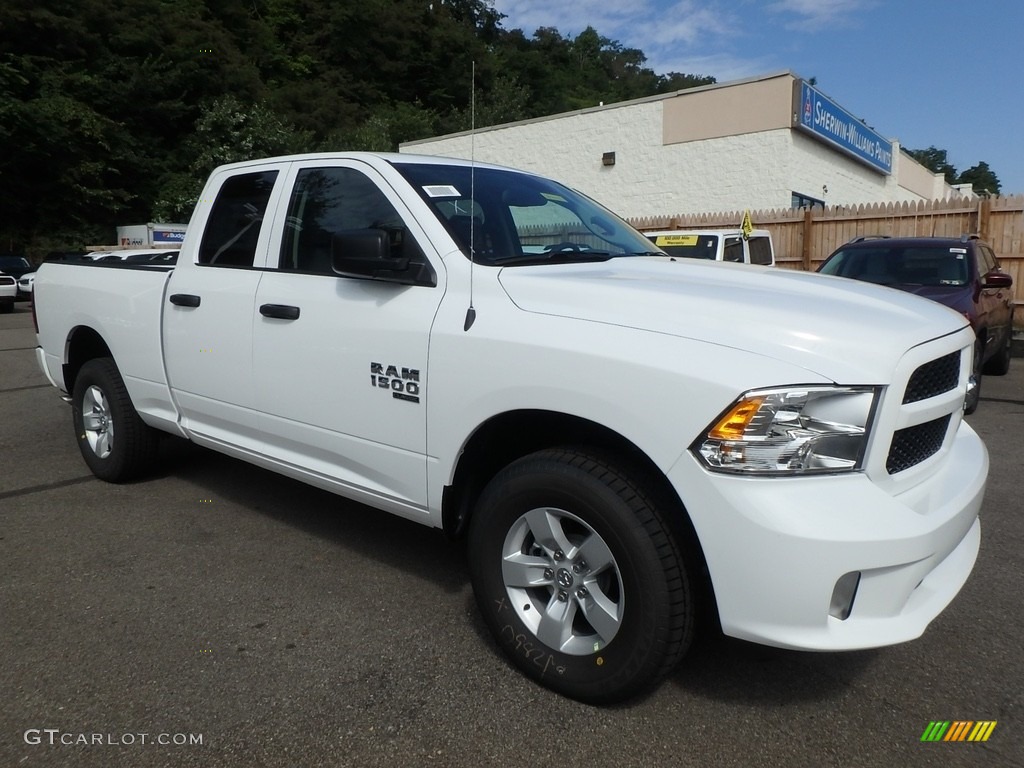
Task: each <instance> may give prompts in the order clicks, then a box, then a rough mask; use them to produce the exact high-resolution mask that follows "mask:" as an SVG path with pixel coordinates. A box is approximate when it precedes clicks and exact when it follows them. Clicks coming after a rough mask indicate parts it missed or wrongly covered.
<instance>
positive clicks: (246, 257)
mask: <svg viewBox="0 0 1024 768" xmlns="http://www.w3.org/2000/svg"><path fill="white" fill-rule="evenodd" d="M276 179H277V171H261V172H259V173H243V174H240V175H238V176H232V177H231V178H229V179H228V180H227V181H225V182H224V185H223V186H222V187H221V188H220V192H218V193H217V199H216V201H215V202H214V203H213V210H211V211H210V218H209V220H208V221H207V222H206V231H205V232H203V242H202V244H201V245H200V246H199V263H200V264H207V265H209V266H215V267H251V266H252V265H253V262H254V261H255V259H256V244H257V242H259V239H260V229H261V227H262V223H263V215H264V214H265V213H266V211H267V203H268V202H269V201H270V193H271V192H273V191H274V181H275V180H276Z"/></svg>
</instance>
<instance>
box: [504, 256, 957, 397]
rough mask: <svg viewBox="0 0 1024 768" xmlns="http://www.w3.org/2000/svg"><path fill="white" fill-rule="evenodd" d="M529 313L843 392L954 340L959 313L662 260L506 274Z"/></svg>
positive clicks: (880, 293)
mask: <svg viewBox="0 0 1024 768" xmlns="http://www.w3.org/2000/svg"><path fill="white" fill-rule="evenodd" d="M498 280H499V282H500V283H501V285H502V287H503V289H504V290H505V292H506V293H507V294H508V296H509V298H510V299H511V300H512V301H513V302H514V303H515V304H516V306H518V307H519V308H520V309H522V310H524V311H526V312H537V313H541V314H547V315H555V316H559V317H569V318H576V319H579V320H587V321H592V322H597V323H609V324H612V325H617V326H625V327H630V328H636V329H638V330H645V331H651V332H654V333H664V334H670V335H673V336H679V337H682V338H687V339H694V340H697V341H702V342H707V343H709V344H716V345H719V346H726V347H732V348H736V349H742V350H746V351H748V352H753V353H755V354H758V355H765V356H768V357H771V358H774V359H777V360H781V361H784V362H787V363H790V364H793V365H796V366H799V367H801V368H804V369H806V370H807V371H810V372H813V373H815V374H817V375H819V376H823V377H825V378H828V379H831V380H832V381H835V382H837V383H842V384H876V383H884V382H886V381H888V380H889V378H890V377H891V375H892V371H893V368H894V367H895V366H896V363H897V362H898V361H899V359H900V358H901V357H902V356H903V355H904V354H905V353H906V352H907V350H909V349H910V348H911V347H914V346H917V345H919V344H921V343H923V342H925V341H928V340H931V339H934V338H938V337H940V336H945V335H948V334H951V333H955V332H957V331H959V330H960V329H962V328H963V327H964V326H965V325H966V324H967V321H966V319H965V318H964V317H963V316H962V315H959V314H957V313H956V312H954V311H952V310H950V309H948V308H946V307H944V306H942V305H940V304H938V303H936V302H933V301H929V300H926V299H921V298H918V297H916V296H912V295H910V294H907V293H904V292H902V291H897V290H892V289H888V288H880V287H878V286H875V285H871V284H868V283H862V282H859V281H855V280H849V279H845V278H836V277H829V276H826V275H818V274H809V273H806V272H797V271H794V270H788V269H780V268H778V267H754V266H750V265H737V264H725V263H717V262H704V261H697V260H689V259H687V260H682V261H675V260H671V259H668V258H665V257H652V258H647V257H628V258H619V259H612V260H610V261H606V262H600V263H584V264H565V265H539V266H524V267H511V268H510V267H506V268H505V269H503V270H501V272H500V273H499V275H498Z"/></svg>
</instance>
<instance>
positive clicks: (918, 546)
mask: <svg viewBox="0 0 1024 768" xmlns="http://www.w3.org/2000/svg"><path fill="white" fill-rule="evenodd" d="M987 475H988V452H987V451H986V449H985V446H984V444H983V443H982V441H981V439H980V438H979V437H978V435H977V434H976V433H975V432H974V431H973V430H972V429H971V428H970V426H969V425H968V424H967V423H966V422H964V423H962V424H961V425H960V427H959V430H958V431H957V434H956V436H955V438H954V440H953V444H952V446H951V450H950V451H949V453H948V454H947V455H946V456H945V457H944V460H943V461H942V466H941V467H937V468H935V471H934V473H933V474H932V475H931V477H930V478H928V479H927V480H925V481H923V482H921V483H918V484H917V485H915V486H914V487H912V488H910V489H907V490H904V491H903V492H901V493H896V494H893V493H890V492H886V491H884V490H882V489H881V488H879V487H878V486H877V485H876V484H874V483H873V482H872V481H871V480H870V479H869V478H868V477H867V475H865V474H862V473H858V474H851V475H832V476H823V477H804V478H758V479H752V478H744V477H735V476H728V475H721V474H715V473H712V472H709V471H707V470H705V469H704V468H702V467H701V466H700V465H699V463H698V462H697V461H696V459H694V458H693V457H692V456H689V455H686V456H684V457H683V458H682V459H680V461H679V462H678V463H677V464H676V466H675V467H674V468H673V470H672V471H671V472H670V479H671V481H672V482H673V484H674V485H675V487H676V488H677V489H678V490H679V493H680V497H681V498H682V499H683V500H684V503H685V504H686V506H687V511H688V512H689V514H690V517H691V519H692V521H693V524H694V527H695V529H696V531H697V535H698V537H699V539H700V543H701V545H702V547H703V550H704V554H705V557H706V559H707V563H708V569H709V571H710V574H711V580H712V585H713V587H714V592H715V597H716V600H717V604H718V611H719V616H720V618H721V622H722V629H723V630H724V632H725V633H726V634H727V635H731V636H734V637H738V638H742V639H746V640H751V641H754V642H759V643H764V644H766V645H774V646H779V647H783V648H793V649H799V650H822V651H826V650H852V649H858V648H872V647H878V646H884V645H891V644H894V643H900V642H904V641H907V640H912V639H913V638H916V637H919V636H920V635H921V634H922V633H923V632H924V630H925V628H926V627H927V626H928V624H929V623H930V622H931V621H932V620H933V619H934V618H935V617H936V616H938V615H939V613H941V612H942V610H943V609H944V608H945V607H946V606H947V605H948V604H949V603H950V601H951V600H952V599H953V598H954V597H955V596H956V594H957V592H959V591H960V588H961V587H962V586H963V585H964V583H965V582H966V581H967V578H968V576H969V575H970V573H971V570H972V568H973V567H974V562H975V560H976V558H977V554H978V548H979V544H980V540H981V525H980V522H979V520H978V512H979V510H980V508H981V502H982V498H983V496H984V492H985V481H986V477H987ZM851 572H857V573H859V574H860V580H859V585H858V588H857V591H856V595H855V597H854V600H853V603H852V606H851V608H850V613H849V616H848V617H847V618H845V619H839V618H836V617H834V616H832V615H830V603H831V602H832V596H833V591H834V590H835V588H836V584H837V582H838V581H839V580H840V578H841V577H843V576H844V575H845V574H848V573H851Z"/></svg>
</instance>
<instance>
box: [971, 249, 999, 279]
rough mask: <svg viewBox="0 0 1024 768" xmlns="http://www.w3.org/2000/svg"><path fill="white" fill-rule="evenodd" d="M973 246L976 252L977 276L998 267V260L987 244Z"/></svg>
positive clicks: (981, 275)
mask: <svg viewBox="0 0 1024 768" xmlns="http://www.w3.org/2000/svg"><path fill="white" fill-rule="evenodd" d="M975 248H976V250H977V252H978V277H984V276H985V275H987V274H988V273H989V272H991V271H992V270H993V269H996V268H998V267H999V262H998V261H996V255H995V254H994V253H993V252H992V249H991V248H989V247H988V246H987V245H977V246H975Z"/></svg>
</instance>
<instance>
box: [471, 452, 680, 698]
mask: <svg viewBox="0 0 1024 768" xmlns="http://www.w3.org/2000/svg"><path fill="white" fill-rule="evenodd" d="M469 562H470V569H471V571H472V576H473V589H474V592H475V594H476V599H477V603H478V605H479V607H480V611H481V613H482V615H483V617H484V619H485V621H486V622H487V624H488V626H489V627H490V629H491V631H492V632H493V634H494V636H495V638H496V640H497V642H498V644H499V645H500V646H501V647H502V649H503V650H504V651H505V652H506V653H507V654H508V656H509V657H510V658H511V659H512V661H513V662H514V663H515V664H516V666H518V667H519V669H521V670H522V671H523V672H524V673H526V674H527V675H528V676H529V677H531V678H533V679H534V680H536V681H538V682H540V683H541V684H542V685H545V686H547V687H549V688H551V689H553V690H555V691H558V692H559V693H563V694H565V695H567V696H571V697H573V698H576V699H579V700H581V701H587V702H591V703H608V702H613V701H619V700H622V699H625V698H628V697H630V696H633V695H635V694H637V693H640V692H642V691H643V690H645V689H647V688H648V687H650V686H651V685H653V684H654V683H655V682H657V681H658V680H660V679H661V678H662V677H663V676H664V675H665V674H667V673H668V671H669V670H671V669H672V668H673V667H674V666H675V664H676V663H677V662H678V661H679V659H681V658H682V656H683V654H684V653H685V651H686V648H687V647H688V645H689V643H690V639H691V636H692V631H693V605H692V601H691V597H690V582H689V580H688V577H687V573H686V570H685V568H684V563H683V560H682V557H681V555H680V552H679V548H678V547H677V545H676V542H675V540H674V538H673V537H672V535H671V534H670V533H669V531H668V528H667V526H666V524H665V522H664V521H663V520H662V519H661V517H660V514H659V512H658V510H657V509H656V508H655V504H654V503H653V501H652V498H651V496H650V495H649V494H648V493H646V492H645V490H644V489H643V488H642V487H641V486H640V485H639V484H638V483H636V482H635V480H634V479H633V478H631V477H630V476H628V475H627V474H626V473H625V472H623V471H622V470H621V469H619V468H617V467H615V466H614V465H612V464H610V463H608V462H605V461H603V460H602V459H600V458H598V457H596V456H594V455H591V454H589V453H587V452H583V451H576V450H568V449H558V450H546V451H541V452H538V453H535V454H532V455H529V456H527V457H524V458H522V459H520V460H518V461H516V462H514V463H513V464H511V465H510V466H508V467H506V468H505V469H504V470H502V471H501V472H500V473H499V474H498V475H497V476H495V478H494V479H493V480H492V481H491V482H490V483H489V484H488V486H487V488H486V489H485V490H484V492H483V494H482V496H481V498H480V500H479V503H478V505H477V509H476V512H475V513H474V515H473V518H472V520H471V522H470V531H469Z"/></svg>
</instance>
